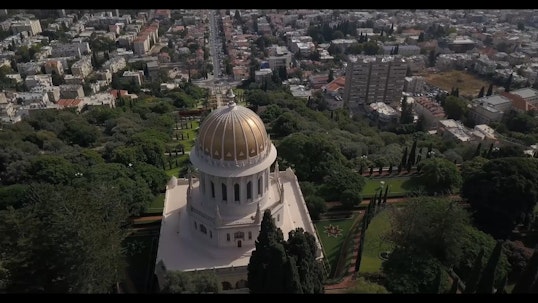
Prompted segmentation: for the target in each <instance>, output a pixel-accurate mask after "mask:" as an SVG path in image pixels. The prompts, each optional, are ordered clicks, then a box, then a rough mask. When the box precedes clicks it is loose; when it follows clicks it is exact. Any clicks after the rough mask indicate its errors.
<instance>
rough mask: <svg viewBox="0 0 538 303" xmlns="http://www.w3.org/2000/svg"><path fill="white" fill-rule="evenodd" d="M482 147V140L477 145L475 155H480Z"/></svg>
mask: <svg viewBox="0 0 538 303" xmlns="http://www.w3.org/2000/svg"><path fill="white" fill-rule="evenodd" d="M480 148H482V142H479V143H478V145H477V146H476V150H475V152H474V155H473V157H478V156H480Z"/></svg>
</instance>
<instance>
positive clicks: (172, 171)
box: [164, 154, 189, 178]
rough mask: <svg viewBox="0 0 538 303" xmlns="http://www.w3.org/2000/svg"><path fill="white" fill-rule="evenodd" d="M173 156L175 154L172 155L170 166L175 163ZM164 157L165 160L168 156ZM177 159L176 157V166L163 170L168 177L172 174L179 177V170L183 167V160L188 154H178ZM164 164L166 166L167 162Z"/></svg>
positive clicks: (186, 158)
mask: <svg viewBox="0 0 538 303" xmlns="http://www.w3.org/2000/svg"><path fill="white" fill-rule="evenodd" d="M175 158H176V156H172V166H175V164H176V162H175ZM164 159H165V161H168V156H165V157H164ZM177 159H178V166H177V167H173V168H172V169H167V170H165V173H166V174H167V175H168V176H169V177H172V176H175V177H176V178H178V177H179V173H180V171H181V170H182V169H183V168H184V167H185V162H186V161H188V160H189V155H188V154H184V155H181V154H180V155H179V156H177ZM166 166H167V167H168V163H167V165H166Z"/></svg>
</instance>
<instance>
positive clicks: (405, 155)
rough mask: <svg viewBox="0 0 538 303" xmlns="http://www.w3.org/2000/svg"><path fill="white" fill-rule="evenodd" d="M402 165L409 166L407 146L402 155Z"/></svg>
mask: <svg viewBox="0 0 538 303" xmlns="http://www.w3.org/2000/svg"><path fill="white" fill-rule="evenodd" d="M400 164H401V166H402V167H405V166H407V165H406V164H407V146H406V147H405V149H404V152H403V155H402V162H401V163H400ZM398 172H399V171H398Z"/></svg>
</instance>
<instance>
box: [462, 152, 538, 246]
mask: <svg viewBox="0 0 538 303" xmlns="http://www.w3.org/2000/svg"><path fill="white" fill-rule="evenodd" d="M537 174H538V159H536V158H523V157H506V158H498V159H492V160H490V161H488V162H486V163H484V164H483V166H482V168H481V170H480V171H479V172H478V173H476V174H473V175H470V176H468V177H466V179H465V180H464V182H463V185H462V191H461V193H462V196H463V197H464V198H466V199H468V201H469V204H470V205H471V208H472V210H473V211H474V218H475V220H476V223H477V224H478V226H479V227H480V228H481V229H483V230H484V231H486V232H488V233H490V234H492V235H493V236H494V237H495V238H503V239H506V238H507V237H508V236H509V235H510V234H511V232H512V230H513V229H514V227H515V226H516V225H517V224H518V223H521V222H523V221H524V220H525V217H526V216H529V215H531V214H532V212H533V210H534V207H535V206H536V201H537V199H538V182H537V181H536V176H537Z"/></svg>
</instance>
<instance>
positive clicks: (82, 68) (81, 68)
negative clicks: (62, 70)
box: [71, 56, 93, 78]
mask: <svg viewBox="0 0 538 303" xmlns="http://www.w3.org/2000/svg"><path fill="white" fill-rule="evenodd" d="M92 71H93V66H92V60H91V56H84V57H82V58H81V59H80V60H78V61H77V62H75V63H73V65H71V73H72V74H73V76H77V77H82V78H84V77H86V76H88V75H89V74H90V73H91V72H92Z"/></svg>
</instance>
